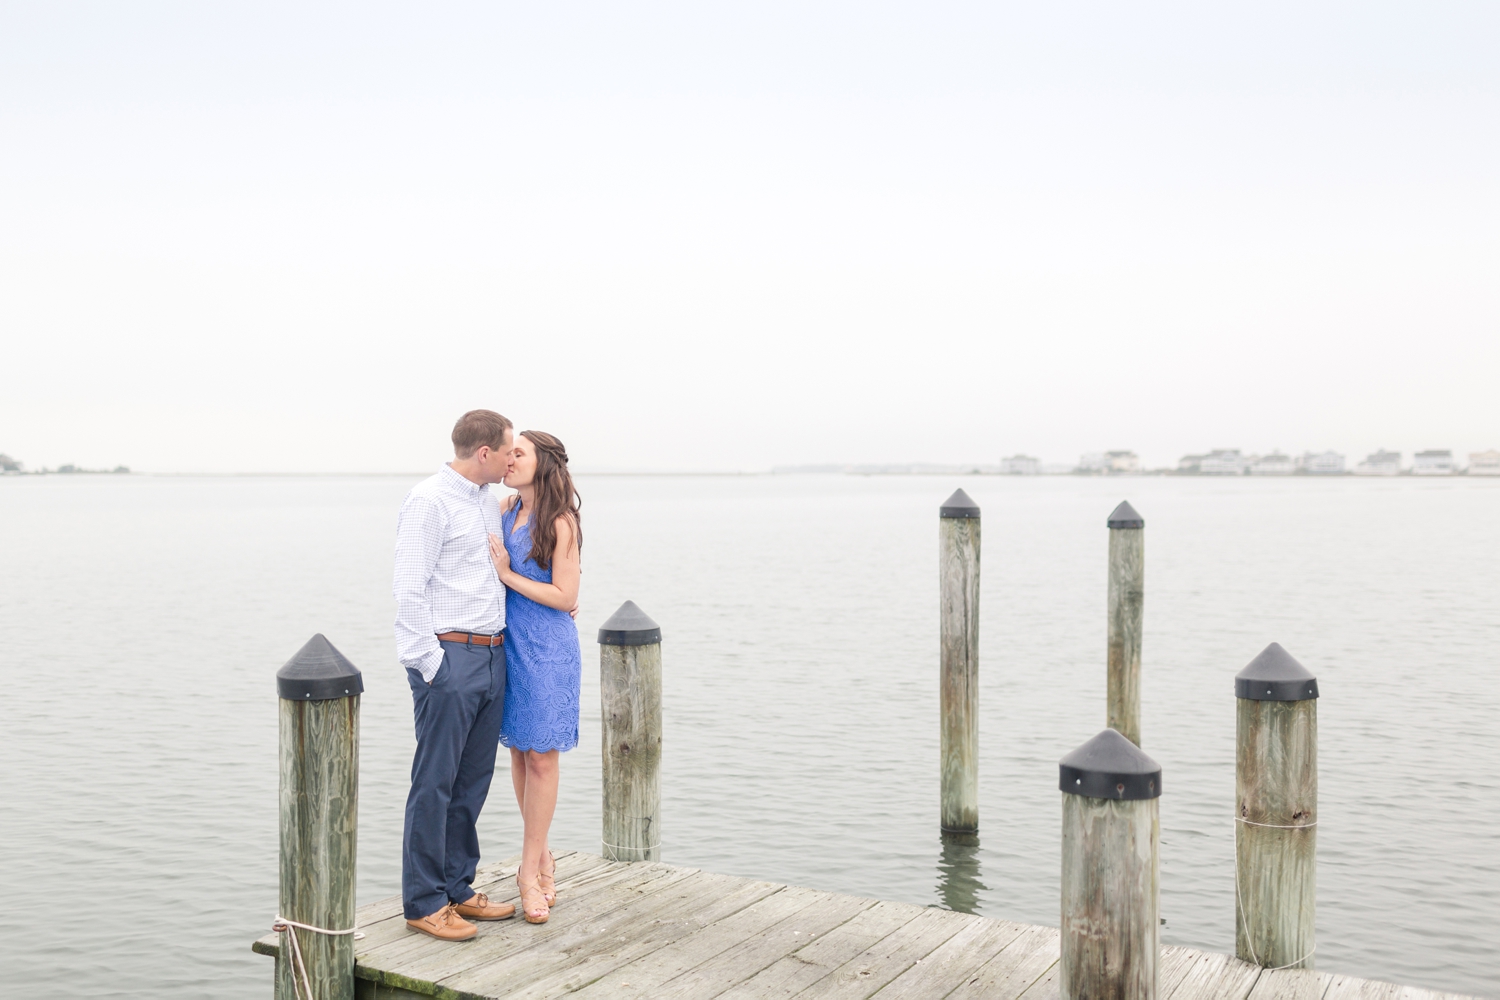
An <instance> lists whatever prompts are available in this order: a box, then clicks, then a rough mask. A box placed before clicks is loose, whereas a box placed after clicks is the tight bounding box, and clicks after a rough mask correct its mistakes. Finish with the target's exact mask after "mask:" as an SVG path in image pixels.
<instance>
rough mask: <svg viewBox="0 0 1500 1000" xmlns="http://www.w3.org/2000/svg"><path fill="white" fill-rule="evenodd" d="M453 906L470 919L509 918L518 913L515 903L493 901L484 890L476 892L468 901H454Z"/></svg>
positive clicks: (460, 914)
mask: <svg viewBox="0 0 1500 1000" xmlns="http://www.w3.org/2000/svg"><path fill="white" fill-rule="evenodd" d="M453 908H454V909H455V910H457V911H458V915H459V916H461V917H468V918H469V919H470V920H509V919H510V918H511V917H513V916H515V915H516V906H515V904H514V903H492V902H490V897H488V896H486V895H485V894H484V893H482V892H476V893H474V895H472V896H470V897H469V901H468V902H467V903H454V904H453Z"/></svg>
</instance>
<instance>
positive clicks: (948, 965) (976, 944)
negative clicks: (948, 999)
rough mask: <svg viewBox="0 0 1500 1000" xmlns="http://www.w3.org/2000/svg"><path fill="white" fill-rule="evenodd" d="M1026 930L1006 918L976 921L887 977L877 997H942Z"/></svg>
mask: <svg viewBox="0 0 1500 1000" xmlns="http://www.w3.org/2000/svg"><path fill="white" fill-rule="evenodd" d="M1024 930H1026V928H1025V926H1024V925H1022V924H1014V923H1011V922H1010V921H1008V920H976V921H975V922H974V923H972V924H970V925H969V926H967V927H965V928H963V929H962V930H960V931H959V932H958V933H957V934H955V935H953V936H952V937H951V938H949V939H948V940H947V941H944V942H943V943H942V944H940V945H938V946H937V947H936V948H934V949H933V950H932V951H931V952H929V953H928V954H927V955H926V956H925V957H924V958H922V959H921V960H920V961H918V962H917V963H916V964H914V965H913V966H912V967H911V968H909V969H907V970H906V971H905V972H903V973H901V975H899V976H897V977H896V978H895V979H893V980H891V983H890V985H889V986H887V987H886V988H885V989H883V990H881V991H880V996H881V1000H925V998H926V997H933V996H939V997H940V996H946V995H947V994H948V993H949V992H951V991H952V989H953V985H954V984H955V983H961V982H964V981H966V980H967V979H969V978H970V977H971V976H972V975H974V974H975V973H976V972H978V970H979V968H980V966H982V965H984V964H985V963H986V962H988V961H990V960H991V959H992V958H994V957H995V956H996V955H998V954H999V953H1000V952H1001V951H1002V950H1003V949H1004V948H1005V947H1006V946H1007V945H1009V944H1010V943H1011V942H1013V941H1015V940H1016V939H1017V938H1018V937H1020V936H1021V933H1022V932H1023V931H1024Z"/></svg>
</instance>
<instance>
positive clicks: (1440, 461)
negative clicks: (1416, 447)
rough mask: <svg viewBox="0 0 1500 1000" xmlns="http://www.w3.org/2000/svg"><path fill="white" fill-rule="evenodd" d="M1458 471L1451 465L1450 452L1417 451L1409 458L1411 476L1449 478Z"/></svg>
mask: <svg viewBox="0 0 1500 1000" xmlns="http://www.w3.org/2000/svg"><path fill="white" fill-rule="evenodd" d="M1456 471H1458V467H1457V466H1455V465H1454V464H1453V452H1451V451H1441V450H1434V451H1419V452H1417V453H1416V454H1415V455H1413V456H1412V457H1411V474H1412V475H1414V476H1451V475H1453V473H1454V472H1456Z"/></svg>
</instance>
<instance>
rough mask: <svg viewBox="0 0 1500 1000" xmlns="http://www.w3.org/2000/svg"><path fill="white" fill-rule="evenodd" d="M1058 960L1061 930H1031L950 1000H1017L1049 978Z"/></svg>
mask: <svg viewBox="0 0 1500 1000" xmlns="http://www.w3.org/2000/svg"><path fill="white" fill-rule="evenodd" d="M1057 958H1058V939H1057V931H1056V930H1055V929H1053V928H1051V927H1027V928H1026V929H1025V930H1023V931H1022V932H1021V933H1020V934H1019V935H1018V936H1017V937H1016V938H1015V940H1013V941H1011V943H1010V944H1008V945H1006V946H1005V947H1004V949H1002V950H1001V952H1000V953H999V954H998V955H996V956H994V957H993V958H991V959H990V960H989V961H988V962H986V963H984V965H982V966H980V967H979V968H978V969H976V970H975V971H974V972H973V973H971V974H970V975H969V976H968V978H967V979H965V980H964V982H963V983H962V984H961V985H960V986H959V987H958V988H957V989H955V990H954V991H953V992H952V993H950V994H948V1000H1015V998H1016V997H1018V996H1020V995H1021V994H1022V993H1025V992H1026V991H1027V990H1029V989H1030V988H1031V987H1032V985H1033V984H1034V983H1036V981H1037V980H1038V979H1040V978H1041V977H1042V976H1044V975H1046V974H1047V971H1048V970H1049V969H1051V968H1052V967H1053V966H1055V965H1056V964H1057Z"/></svg>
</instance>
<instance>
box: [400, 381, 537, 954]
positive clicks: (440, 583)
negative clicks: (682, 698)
mask: <svg viewBox="0 0 1500 1000" xmlns="http://www.w3.org/2000/svg"><path fill="white" fill-rule="evenodd" d="M511 444H512V437H511V422H510V421H509V420H507V419H505V418H504V417H502V416H501V415H500V414H498V413H495V412H493V411H491V410H470V411H469V412H468V413H465V414H464V415H463V416H462V417H459V419H458V423H456V424H454V425H453V455H454V458H453V461H452V462H449V463H448V464H447V465H445V466H443V468H442V470H441V471H440V472H438V474H437V475H435V476H432V477H431V478H429V479H425V480H423V481H422V482H420V483H418V484H417V485H416V486H415V487H413V488H412V491H411V492H410V493H408V494H407V495H406V500H405V501H403V502H402V504H401V514H400V517H399V518H398V519H397V522H396V573H395V583H394V585H393V590H394V592H395V596H396V654H397V656H398V657H399V658H400V660H401V663H402V665H404V666H405V667H406V676H407V680H408V682H409V683H410V684H411V691H412V702H413V710H414V714H415V715H416V730H417V752H416V754H415V755H414V756H413V758H412V762H411V792H410V794H409V795H407V798H406V830H405V834H404V836H403V838H402V847H401V897H402V902H403V908H404V910H405V912H406V924H407V926H408V927H411V928H412V929H413V930H418V931H421V932H423V933H425V934H431V935H432V936H433V937H435V938H440V939H442V940H445V941H467V940H468V939H470V938H472V937H474V935H475V934H477V933H478V928H476V927H475V926H474V925H473V924H472V923H470V922H469V920H470V919H472V920H504V919H505V918H507V917H511V916H514V915H515V912H516V908H515V906H513V905H512V904H510V903H493V902H491V901H490V900H489V897H487V896H486V895H485V894H484V893H482V892H475V891H474V890H473V888H472V885H473V882H474V871H475V869H476V868H477V867H478V865H479V837H478V834H477V833H476V831H475V824H476V823H477V822H478V820H479V812H480V810H481V809H483V808H484V800H485V797H486V796H487V795H488V794H489V790H490V778H491V776H492V775H493V774H494V770H495V750H496V747H497V746H498V743H499V738H500V716H501V710H502V708H503V706H504V703H505V645H504V631H505V588H504V587H502V586H501V584H500V580H499V577H498V576H497V575H496V573H495V567H494V564H493V563H492V562H491V561H490V552H489V536H490V535H491V534H496V535H498V534H500V532H501V527H500V505H499V503H498V501H497V500H496V498H495V496H494V494H493V493H492V492H491V491H490V487H491V486H493V485H495V484H496V483H499V482H500V481H501V480H502V479H503V478H504V477H505V472H506V467H507V465H508V463H509V460H510V451H511ZM465 918H469V919H465Z"/></svg>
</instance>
